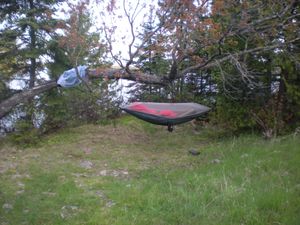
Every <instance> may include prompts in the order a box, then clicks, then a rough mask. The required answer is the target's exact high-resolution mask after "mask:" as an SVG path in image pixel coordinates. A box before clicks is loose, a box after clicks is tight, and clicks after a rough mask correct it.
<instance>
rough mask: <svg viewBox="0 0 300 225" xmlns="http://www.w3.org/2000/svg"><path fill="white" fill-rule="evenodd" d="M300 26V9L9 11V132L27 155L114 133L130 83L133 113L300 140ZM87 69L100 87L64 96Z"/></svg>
mask: <svg viewBox="0 0 300 225" xmlns="http://www.w3.org/2000/svg"><path fill="white" fill-rule="evenodd" d="M299 15H300V14H299V3H298V2H297V1H295V0H287V1H279V0H275V1H274V0H272V1H271V0H270V1H269V0H267V1H265V0H263V1H260V0H257V1H233V0H197V1H191V0H181V1H176V0H165V1H162V0H159V1H157V2H151V3H150V2H143V1H138V0H137V1H132V2H129V1H125V0H124V1H113V0H111V1H100V0H94V1H78V2H72V1H53V0H39V1H38V0H26V1H18V0H14V1H8V0H4V1H1V3H0V18H1V19H0V22H1V26H0V115H1V122H0V127H1V132H2V133H3V134H8V133H9V134H10V137H11V139H12V140H13V141H14V142H16V143H22V144H23V145H24V144H28V145H31V144H34V143H37V142H38V141H39V139H40V138H41V137H42V136H43V135H45V134H48V133H50V132H55V131H57V130H58V129H61V128H64V127H69V126H77V125H81V124H84V123H107V122H109V121H111V120H112V119H114V118H116V117H118V116H120V110H119V106H120V105H121V104H124V98H123V97H124V96H122V95H120V91H121V90H119V87H120V86H118V85H117V83H118V80H120V79H125V80H130V81H134V82H132V83H128V86H129V87H127V88H126V90H129V91H128V93H126V94H125V95H126V100H127V101H129V102H130V101H154V102H197V103H200V104H204V105H207V106H209V107H211V108H212V111H211V112H210V114H209V116H208V117H207V118H206V119H205V121H203V120H201V119H200V120H199V121H200V122H199V123H198V126H203V124H207V123H209V124H210V125H213V126H215V125H217V126H218V127H219V128H220V129H223V130H224V131H226V133H236V134H237V133H241V132H249V131H251V132H253V131H255V132H261V133H262V134H263V136H264V137H266V138H272V137H276V136H278V135H281V134H285V133H288V132H294V131H295V130H296V129H299V126H300V120H299V118H300V75H299V68H300V62H299V44H300V43H299V40H300V39H299ZM121 21H122V22H121ZM124 21H125V22H127V25H126V27H127V29H124V23H123V22H124ZM117 39H120V40H121V41H119V42H118V40H117ZM120 43H121V44H120ZM79 65H87V66H88V67H89V68H91V69H92V68H93V69H96V70H95V71H96V73H95V75H96V79H91V80H89V81H88V82H82V84H81V85H79V86H78V87H76V88H71V89H62V88H61V87H58V86H57V85H56V82H55V81H56V80H57V79H58V77H59V76H60V75H61V74H62V73H63V72H64V71H66V70H68V69H71V68H74V67H76V66H79ZM115 65H118V67H116V66H115ZM94 78H95V76H94ZM16 82H18V85H17V86H18V90H16V89H15V88H16V85H15V84H16ZM121 93H123V94H124V90H123V92H121ZM127 98H129V99H127Z"/></svg>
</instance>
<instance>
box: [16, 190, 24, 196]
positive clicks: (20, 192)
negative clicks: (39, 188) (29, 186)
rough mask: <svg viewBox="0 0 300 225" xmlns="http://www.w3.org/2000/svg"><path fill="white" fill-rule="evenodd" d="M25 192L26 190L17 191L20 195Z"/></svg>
mask: <svg viewBox="0 0 300 225" xmlns="http://www.w3.org/2000/svg"><path fill="white" fill-rule="evenodd" d="M23 193H24V190H19V191H16V195H20V194H23Z"/></svg>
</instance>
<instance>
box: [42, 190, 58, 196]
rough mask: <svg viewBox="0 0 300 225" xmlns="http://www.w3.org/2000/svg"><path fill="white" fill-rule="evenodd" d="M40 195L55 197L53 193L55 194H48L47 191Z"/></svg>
mask: <svg viewBox="0 0 300 225" xmlns="http://www.w3.org/2000/svg"><path fill="white" fill-rule="evenodd" d="M42 194H43V195H47V196H50V197H54V196H56V193H55V192H48V191H45V192H42Z"/></svg>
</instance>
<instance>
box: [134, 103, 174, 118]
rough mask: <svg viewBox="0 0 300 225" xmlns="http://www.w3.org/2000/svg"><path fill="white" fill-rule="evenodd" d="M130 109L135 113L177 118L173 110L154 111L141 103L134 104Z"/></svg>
mask: <svg viewBox="0 0 300 225" xmlns="http://www.w3.org/2000/svg"><path fill="white" fill-rule="evenodd" d="M128 108H129V109H131V110H134V111H138V112H143V113H148V114H152V115H156V116H164V117H168V118H175V117H176V115H177V114H176V112H174V111H173V110H168V109H164V110H157V109H152V108H149V107H148V106H147V105H145V104H143V103H140V102H135V103H132V104H131V105H130V106H129V107H128Z"/></svg>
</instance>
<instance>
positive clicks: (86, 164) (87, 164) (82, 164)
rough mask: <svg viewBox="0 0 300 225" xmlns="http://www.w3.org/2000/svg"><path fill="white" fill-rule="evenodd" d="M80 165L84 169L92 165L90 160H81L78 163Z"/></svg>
mask: <svg viewBox="0 0 300 225" xmlns="http://www.w3.org/2000/svg"><path fill="white" fill-rule="evenodd" d="M80 166H81V167H83V168H85V169H91V168H92V167H93V163H92V162H90V161H82V162H81V163H80Z"/></svg>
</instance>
